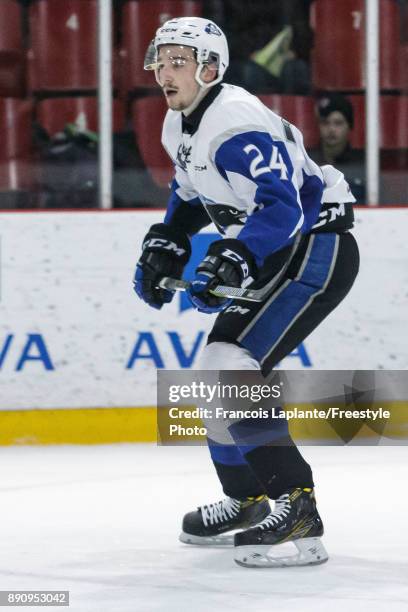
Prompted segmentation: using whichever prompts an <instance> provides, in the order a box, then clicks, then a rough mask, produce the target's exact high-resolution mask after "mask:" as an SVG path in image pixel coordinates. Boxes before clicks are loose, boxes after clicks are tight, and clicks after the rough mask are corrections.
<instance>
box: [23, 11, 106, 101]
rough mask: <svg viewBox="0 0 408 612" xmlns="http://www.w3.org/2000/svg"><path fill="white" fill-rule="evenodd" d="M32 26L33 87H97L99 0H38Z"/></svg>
mask: <svg viewBox="0 0 408 612" xmlns="http://www.w3.org/2000/svg"><path fill="white" fill-rule="evenodd" d="M29 27H30V40H31V48H30V50H29V53H28V60H29V65H28V71H29V88H30V90H32V91H44V90H46V91H49V90H70V89H74V90H84V89H95V88H96V87H97V82H98V78H97V0H64V1H63V2H61V0H36V1H35V2H33V3H32V4H31V5H30V8H29Z"/></svg>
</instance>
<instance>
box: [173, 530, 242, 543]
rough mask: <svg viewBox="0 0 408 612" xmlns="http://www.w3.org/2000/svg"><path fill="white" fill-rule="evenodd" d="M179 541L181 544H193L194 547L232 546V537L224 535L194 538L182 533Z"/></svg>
mask: <svg viewBox="0 0 408 612" xmlns="http://www.w3.org/2000/svg"><path fill="white" fill-rule="evenodd" d="M179 540H180V542H183V544H194V545H196V546H233V544H234V535H233V534H230V533H225V534H220V535H216V536H196V535H192V534H190V533H185V532H184V531H182V532H181V534H180V536H179Z"/></svg>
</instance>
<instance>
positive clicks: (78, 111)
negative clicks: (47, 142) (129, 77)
mask: <svg viewBox="0 0 408 612" xmlns="http://www.w3.org/2000/svg"><path fill="white" fill-rule="evenodd" d="M37 121H38V123H39V124H40V125H41V126H42V127H43V128H44V129H46V130H47V132H48V134H49V135H50V136H52V135H54V134H56V133H57V132H61V131H63V129H64V127H65V125H66V124H67V123H76V124H77V125H78V127H80V128H82V129H87V130H91V131H93V132H97V131H98V130H99V128H98V100H97V98H94V97H78V98H46V99H45V100H42V101H40V102H38V104H37ZM124 124H125V109H124V105H123V103H122V102H121V101H120V100H114V101H113V131H114V132H120V131H121V130H122V129H123V128H124Z"/></svg>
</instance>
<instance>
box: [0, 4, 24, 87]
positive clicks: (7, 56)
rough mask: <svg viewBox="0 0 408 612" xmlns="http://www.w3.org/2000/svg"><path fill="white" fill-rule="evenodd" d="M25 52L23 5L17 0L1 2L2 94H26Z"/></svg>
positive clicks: (0, 85)
mask: <svg viewBox="0 0 408 612" xmlns="http://www.w3.org/2000/svg"><path fill="white" fill-rule="evenodd" d="M24 76H25V53H24V48H23V34H22V16H21V7H20V5H19V3H18V2H17V0H1V2H0V96H3V97H7V96H16V97H18V96H21V95H23V94H24V85H25V83H24Z"/></svg>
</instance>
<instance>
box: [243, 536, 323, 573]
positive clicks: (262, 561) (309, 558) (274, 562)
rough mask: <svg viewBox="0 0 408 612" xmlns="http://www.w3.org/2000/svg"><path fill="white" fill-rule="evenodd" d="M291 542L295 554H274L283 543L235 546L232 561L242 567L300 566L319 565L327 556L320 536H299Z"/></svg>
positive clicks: (280, 549)
mask: <svg viewBox="0 0 408 612" xmlns="http://www.w3.org/2000/svg"><path fill="white" fill-rule="evenodd" d="M291 544H294V545H295V546H296V548H297V550H298V552H297V554H292V555H290V554H289V555H288V554H281V556H279V554H278V555H277V556H274V553H279V552H281V551H282V547H284V546H286V545H285V544H276V545H273V546H271V545H261V544H260V545H256V544H254V545H249V546H237V547H236V548H235V551H234V561H235V563H237V564H238V565H241V566H242V567H301V566H304V565H320V564H321V563H325V562H326V561H327V560H328V558H329V555H328V554H327V552H326V549H325V547H324V546H323V543H322V541H321V540H320V538H300V539H299V540H293V541H292V542H291Z"/></svg>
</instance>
